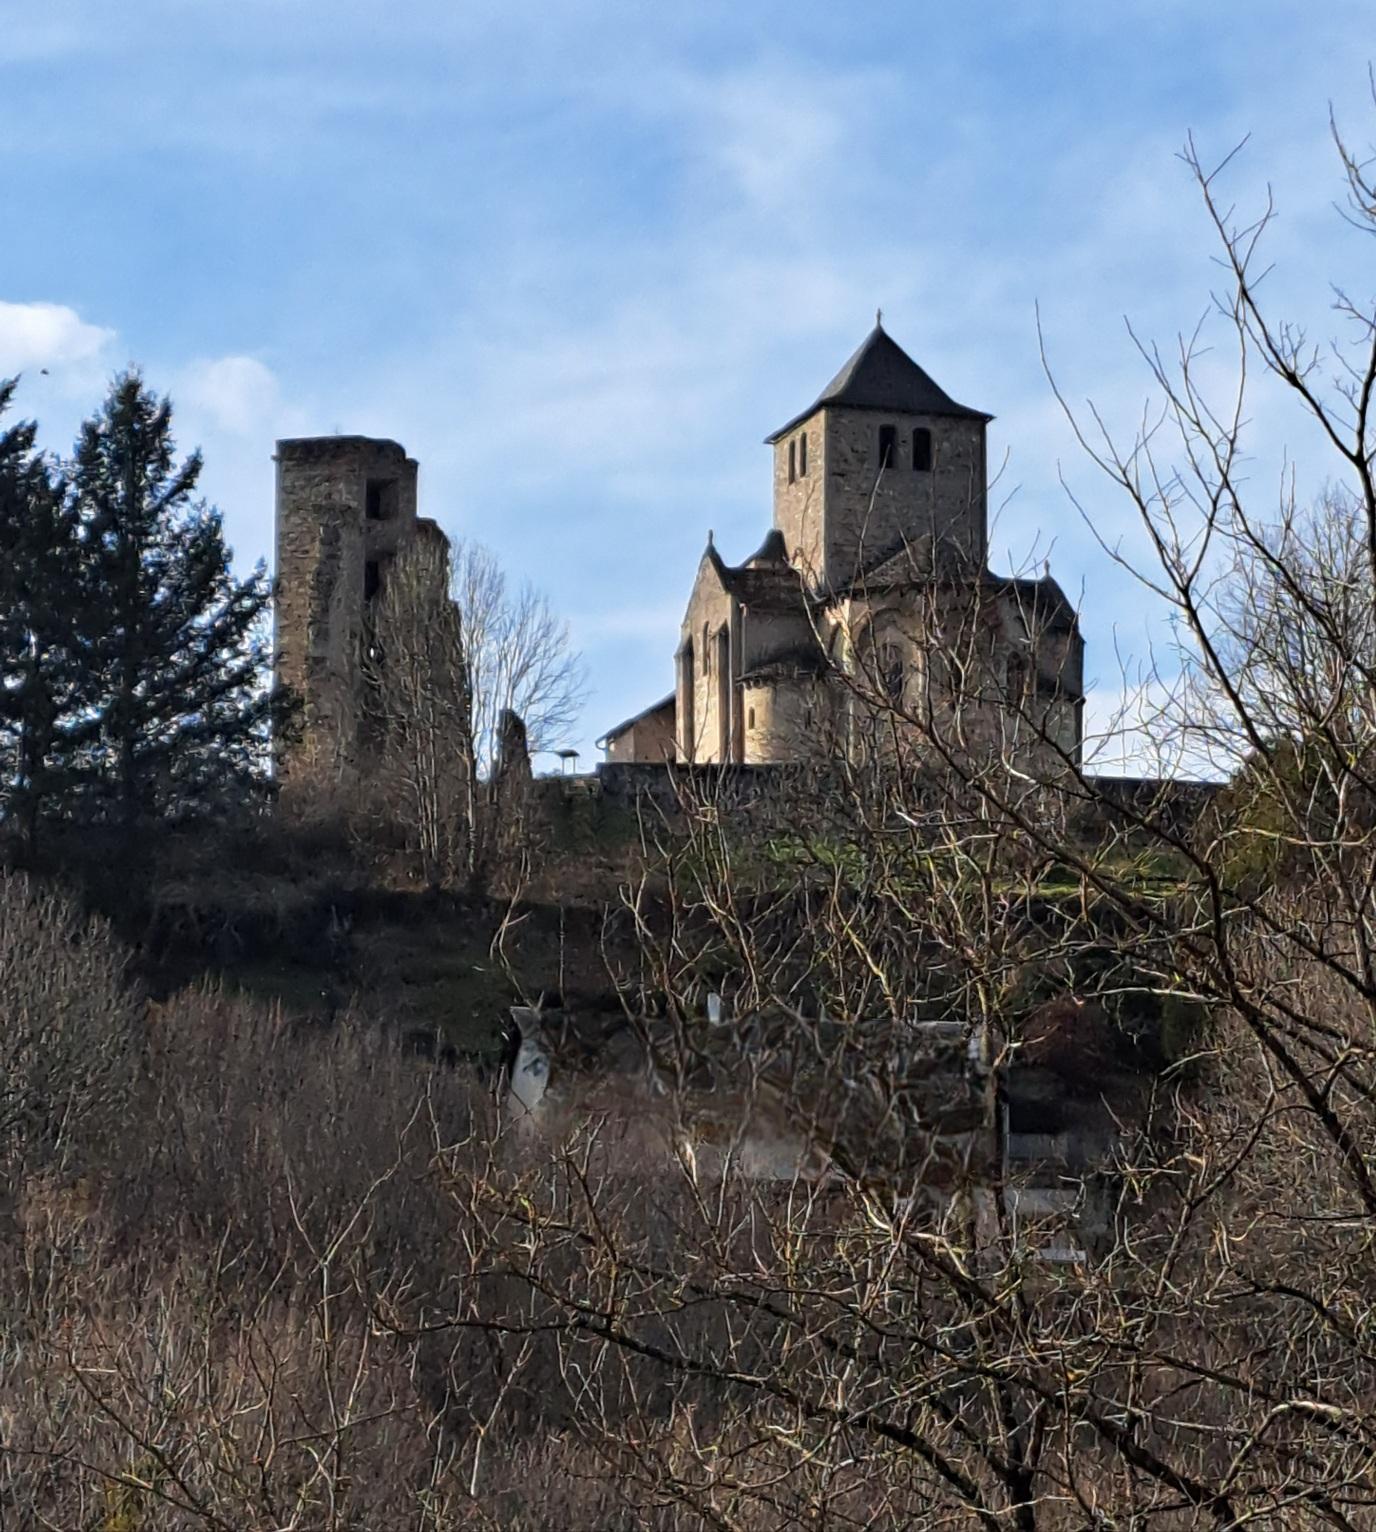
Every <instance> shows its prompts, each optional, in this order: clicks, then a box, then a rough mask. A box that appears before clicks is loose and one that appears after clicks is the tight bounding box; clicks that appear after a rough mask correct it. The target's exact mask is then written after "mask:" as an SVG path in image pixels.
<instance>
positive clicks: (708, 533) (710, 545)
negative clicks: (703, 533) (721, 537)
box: [707, 527, 713, 548]
mask: <svg viewBox="0 0 1376 1532" xmlns="http://www.w3.org/2000/svg"><path fill="white" fill-rule="evenodd" d="M707 546H708V547H709V548H710V547H712V546H713V543H712V529H711V527H708V529H707Z"/></svg>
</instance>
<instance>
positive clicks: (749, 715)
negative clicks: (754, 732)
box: [745, 707, 755, 729]
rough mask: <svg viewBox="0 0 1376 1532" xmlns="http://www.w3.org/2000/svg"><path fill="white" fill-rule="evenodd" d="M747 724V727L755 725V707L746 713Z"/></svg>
mask: <svg viewBox="0 0 1376 1532" xmlns="http://www.w3.org/2000/svg"><path fill="white" fill-rule="evenodd" d="M745 726H746V728H747V729H753V728H754V727H755V709H754V708H753V707H752V708H751V709H750V710H749V712H747V713H746V715H745Z"/></svg>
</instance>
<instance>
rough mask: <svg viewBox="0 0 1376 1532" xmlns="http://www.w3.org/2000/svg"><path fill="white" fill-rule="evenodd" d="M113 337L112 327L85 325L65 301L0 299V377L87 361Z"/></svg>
mask: <svg viewBox="0 0 1376 1532" xmlns="http://www.w3.org/2000/svg"><path fill="white" fill-rule="evenodd" d="M114 338H115V332H114V331H113V330H109V329H106V328H105V327H104V326H103V325H94V324H87V323H86V321H85V320H84V319H82V318H81V316H80V315H79V314H78V313H77V312H76V310H75V309H71V308H68V307H67V306H66V305H65V304H61V303H6V302H4V301H3V300H0V376H6V377H8V376H10V375H11V374H13V373H16V372H23V371H25V370H26V369H29V368H43V367H52V368H57V367H69V366H74V365H79V364H82V363H89V362H92V361H94V360H96V359H97V358H98V357H99V356H100V355H101V354H102V353H103V352H104V351H105V348H106V347H107V346H108V345H109V344H110V342H111V341H112V340H114Z"/></svg>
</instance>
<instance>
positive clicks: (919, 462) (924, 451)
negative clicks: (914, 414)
mask: <svg viewBox="0 0 1376 1532" xmlns="http://www.w3.org/2000/svg"><path fill="white" fill-rule="evenodd" d="M931 471H932V433H931V432H930V431H929V430H928V429H927V427H926V426H918V427H917V429H916V430H915V431H914V432H913V472H914V473H930V472H931Z"/></svg>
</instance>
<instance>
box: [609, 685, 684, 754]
mask: <svg viewBox="0 0 1376 1532" xmlns="http://www.w3.org/2000/svg"><path fill="white" fill-rule="evenodd" d="M677 701H678V697H677V695H676V693H674V692H670V693H669V695H668V696H667V697H661V698H660V699H659V701H658V702H652V703H651V704H650V705H649V707H644V708H641V710H640V711H639V712H638V713H633V714H632V715H631V716H630V717H629V718H623V719H622V720H621V722H620V723H619V724H617V725H616V727H615V728H614V729H608V730H607V732H606V733H605V734H604V735H603V736H602V738H601V739H599V740H598V741H597V743H598V744H599V745H603V744H606V742H607V741H608V740H611V739H616V738H617V736H618V735H621V734H624V733H625V732H626V730H627V729H630V728H633V727H634V726H635V725H636V724H638V723H640V722H641V721H642V720H643V719H646V718H649V717H650V716H651V715H652V714H654V713H658V712H660V711H662V710H665V709H668V708H671V707H673V706H674V705H675V704H676V703H677Z"/></svg>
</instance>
